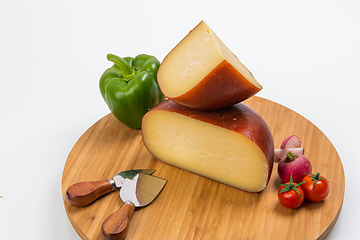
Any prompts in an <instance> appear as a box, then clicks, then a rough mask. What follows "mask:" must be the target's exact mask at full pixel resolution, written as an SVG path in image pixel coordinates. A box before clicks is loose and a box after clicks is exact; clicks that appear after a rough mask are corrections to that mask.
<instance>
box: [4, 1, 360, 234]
mask: <svg viewBox="0 0 360 240" xmlns="http://www.w3.org/2000/svg"><path fill="white" fill-rule="evenodd" d="M359 10H360V2H359V1H357V0H352V1H351V0H342V1H329V0H328V1H325V0H311V1H308V0H303V1H294V0H283V1H279V0H263V1H241V0H237V1H227V0H222V1H219V0H217V1H210V0H206V1H205V0H204V1H196V0H191V1H187V0H182V1H178V2H173V1H156V0H152V1H141V0H138V1H120V0H118V1H114V0H112V1H111V0H104V1H75V0H71V1H69V0H63V1H45V0H32V1H25V0H12V1H1V3H0V81H1V84H0V89H1V93H0V110H1V117H0V196H3V198H0V238H1V239H61V240H63V239H74V240H75V239H80V238H79V237H78V235H77V234H76V232H75V231H74V229H73V228H72V226H71V224H70V223H69V221H68V218H67V216H66V213H65V210H64V205H63V200H62V195H61V178H62V171H63V167H64V164H65V162H66V158H67V156H68V154H69V152H70V150H71V149H72V147H73V145H74V144H75V143H76V141H77V140H78V138H79V137H80V136H81V135H82V134H83V133H84V132H85V131H86V130H87V129H88V128H89V127H90V126H91V125H92V124H94V123H95V122H96V121H97V120H99V119H100V118H102V117H103V116H104V115H106V114H108V113H109V110H108V108H107V106H106V104H105V103H104V101H103V99H102V98H101V95H100V92H99V89H98V81H99V77H100V75H101V74H102V72H103V71H104V70H105V69H106V68H108V67H110V66H111V65H112V64H111V63H110V62H108V61H107V60H106V54H107V53H114V54H117V55H120V56H123V57H124V56H135V55H137V54H140V53H148V54H152V55H155V56H156V57H157V58H158V59H159V60H160V61H161V60H162V59H163V58H164V56H165V55H166V54H167V53H168V52H169V51H170V50H171V49H172V48H173V47H174V46H175V45H176V44H177V43H178V42H179V41H180V40H181V39H182V38H183V37H184V36H185V35H186V34H187V33H188V31H189V30H190V29H192V28H193V27H195V25H197V24H198V23H199V22H200V21H201V20H205V22H206V23H208V25H209V26H210V27H211V28H212V29H213V30H214V31H215V33H216V34H217V35H218V36H219V37H220V38H221V39H222V40H223V42H224V43H225V44H226V45H227V46H228V47H229V48H230V49H231V50H232V51H233V52H234V53H235V54H236V55H237V56H238V58H239V59H240V60H241V61H242V62H243V63H244V64H245V65H246V66H247V68H249V69H250V71H251V72H252V73H253V74H254V76H255V78H256V79H257V80H258V81H259V82H260V83H261V84H262V85H263V87H264V89H263V90H262V91H261V92H259V93H258V94H257V95H258V96H260V97H264V98H267V99H270V100H272V101H275V102H277V103H280V104H282V105H285V106H286V107H289V108H291V109H292V110H294V111H296V112H298V113H299V114H301V115H303V116H304V117H306V118H307V119H308V120H310V121H311V122H312V123H314V124H315V125H316V126H317V127H319V128H320V130H322V131H323V132H324V133H325V134H326V136H327V137H328V138H329V139H330V141H331V142H332V143H333V145H334V146H335V148H336V149H337V151H338V153H339V155H340V157H341V159H342V163H343V166H344V170H345V176H346V190H345V198H344V205H343V209H342V212H341V215H340V218H339V220H338V222H337V224H336V225H335V227H334V229H333V231H332V232H331V233H330V235H329V237H328V239H331V240H334V239H354V238H355V235H354V234H356V233H357V232H358V228H359V226H360V218H359V215H360V207H359V206H360V205H359V204H358V202H359V200H360V199H359V196H360V190H359V186H358V177H359V169H360V163H359V162H360V159H359V146H360V140H359V137H358V134H360V129H359V120H360V118H359V106H358V105H359V102H360V101H359V94H358V89H359V81H360V71H359V65H360V57H359V56H360V14H359V12H360V11H359ZM325 161H326V160H325ZM320 221H321V220H320Z"/></svg>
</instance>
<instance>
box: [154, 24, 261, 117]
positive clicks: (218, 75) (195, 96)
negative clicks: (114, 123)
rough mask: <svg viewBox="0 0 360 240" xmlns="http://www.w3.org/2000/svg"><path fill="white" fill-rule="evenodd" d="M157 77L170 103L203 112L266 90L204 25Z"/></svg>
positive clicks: (170, 56) (171, 54)
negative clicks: (171, 101)
mask: <svg viewBox="0 0 360 240" xmlns="http://www.w3.org/2000/svg"><path fill="white" fill-rule="evenodd" d="M157 77H158V82H159V86H160V88H161V90H162V92H163V93H164V95H165V96H167V97H168V98H169V99H171V100H173V101H175V102H177V103H179V104H182V105H184V106H187V107H191V108H195V109H203V110H213V109H219V108H223V107H227V106H231V105H233V104H236V103H239V102H241V101H243V100H245V99H247V98H249V97H251V96H253V95H255V94H256V93H257V92H259V91H260V90H261V89H262V86H261V85H260V84H259V83H258V82H257V81H256V80H255V78H254V77H253V75H252V74H251V72H250V71H249V70H248V69H247V68H246V67H245V66H244V65H243V64H242V63H241V62H240V61H239V59H238V58H237V57H236V56H235V55H234V54H233V53H232V52H231V51H230V50H229V48H228V47H227V46H225V44H224V43H223V42H222V41H221V40H220V39H219V38H218V37H217V36H216V34H215V33H214V32H213V31H212V30H211V29H210V27H209V26H208V25H207V24H206V23H205V22H204V21H202V22H200V23H199V24H198V25H197V26H196V27H195V28H194V29H193V30H192V31H190V33H189V34H188V35H187V36H185V38H183V39H182V40H181V41H180V42H179V43H178V44H177V45H176V46H175V48H174V49H172V50H171V52H169V53H168V55H167V56H166V57H165V58H164V60H163V62H162V63H161V65H160V68H159V71H158V75H157Z"/></svg>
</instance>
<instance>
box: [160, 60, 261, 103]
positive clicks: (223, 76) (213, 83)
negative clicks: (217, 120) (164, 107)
mask: <svg viewBox="0 0 360 240" xmlns="http://www.w3.org/2000/svg"><path fill="white" fill-rule="evenodd" d="M160 87H161V85H160ZM260 90H261V89H260V88H257V87H255V86H254V85H253V84H252V83H250V82H249V80H247V79H246V78H245V77H244V76H243V75H242V74H241V73H240V72H239V71H237V70H236V69H235V68H234V67H233V66H232V65H231V64H230V63H229V62H227V61H226V60H223V61H222V62H221V63H220V64H219V65H218V66H216V67H215V68H214V69H213V70H212V71H211V72H210V73H209V74H208V75H207V76H206V77H205V78H204V79H203V80H201V81H200V82H199V83H198V84H197V85H196V86H194V87H193V88H192V89H191V90H189V91H188V92H186V93H184V94H183V95H180V96H178V97H174V98H171V100H173V101H175V102H177V103H179V104H181V105H184V106H187V107H190V108H195V109H200V110H213V109H220V108H224V107H228V106H231V105H233V104H236V103H239V102H242V101H244V100H246V99H248V98H249V97H252V96H254V95H255V94H256V93H258V92H259V91H260Z"/></svg>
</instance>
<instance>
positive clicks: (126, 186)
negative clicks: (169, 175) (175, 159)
mask: <svg viewBox="0 0 360 240" xmlns="http://www.w3.org/2000/svg"><path fill="white" fill-rule="evenodd" d="M166 182H167V180H166V179H163V178H159V177H155V176H151V175H147V174H143V173H138V174H137V175H136V176H135V177H134V178H133V179H130V178H127V179H125V181H124V183H123V186H122V188H121V190H120V198H121V200H122V201H123V202H124V204H123V205H122V206H121V207H120V209H118V210H117V211H116V212H115V213H113V214H112V215H110V216H109V217H107V218H106V219H105V221H104V222H103V224H102V227H101V232H100V233H101V237H102V238H103V239H105V240H109V239H111V240H119V239H124V238H125V237H126V234H127V231H128V225H129V223H130V220H131V217H132V215H133V213H134V211H135V207H144V206H147V205H149V204H150V203H151V202H152V201H153V200H154V199H155V198H156V197H157V196H158V195H159V193H160V192H161V190H162V189H163V188H164V186H165V184H166Z"/></svg>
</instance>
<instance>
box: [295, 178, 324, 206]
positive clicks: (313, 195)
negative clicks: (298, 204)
mask: <svg viewBox="0 0 360 240" xmlns="http://www.w3.org/2000/svg"><path fill="white" fill-rule="evenodd" d="M302 181H303V182H305V183H303V184H302V185H301V188H302V189H303V190H304V193H305V198H306V199H308V200H310V201H312V202H320V201H322V200H324V199H325V198H326V197H327V196H328V194H329V192H330V185H329V182H328V180H327V179H326V178H324V177H323V176H321V175H320V173H317V174H315V175H314V174H311V173H309V174H306V175H305V177H304V178H303V180H302Z"/></svg>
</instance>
